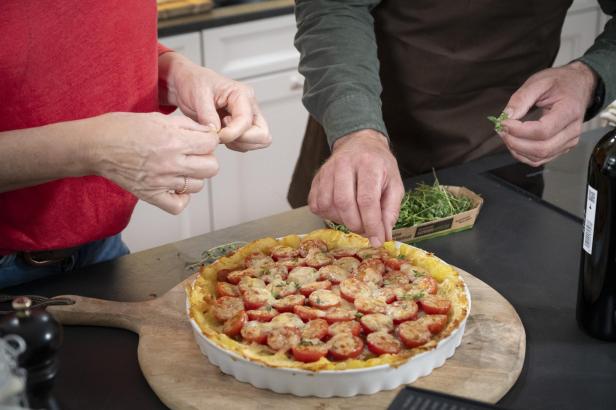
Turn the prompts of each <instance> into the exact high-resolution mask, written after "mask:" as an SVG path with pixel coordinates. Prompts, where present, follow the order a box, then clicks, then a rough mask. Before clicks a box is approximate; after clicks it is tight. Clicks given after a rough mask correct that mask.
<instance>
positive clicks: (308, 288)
mask: <svg viewBox="0 0 616 410" xmlns="http://www.w3.org/2000/svg"><path fill="white" fill-rule="evenodd" d="M331 288H332V283H331V282H330V281H328V280H320V281H318V282H312V283H306V284H305V285H302V287H301V288H299V293H301V294H302V295H304V296H306V297H308V296H310V294H311V293H312V292H314V291H315V290H321V289H326V290H329V289H331Z"/></svg>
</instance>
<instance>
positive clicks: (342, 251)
mask: <svg viewBox="0 0 616 410" xmlns="http://www.w3.org/2000/svg"><path fill="white" fill-rule="evenodd" d="M329 255H330V256H333V257H334V258H336V259H340V258H348V257H354V256H355V255H357V248H337V249H332V250H331V251H329Z"/></svg>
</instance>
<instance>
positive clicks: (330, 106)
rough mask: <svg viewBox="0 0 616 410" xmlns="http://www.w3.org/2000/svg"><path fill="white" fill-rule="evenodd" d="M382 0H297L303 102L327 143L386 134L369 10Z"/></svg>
mask: <svg viewBox="0 0 616 410" xmlns="http://www.w3.org/2000/svg"><path fill="white" fill-rule="evenodd" d="M378 3H380V0H354V1H337V0H297V1H296V5H295V14H296V18H297V25H298V31H297V35H296V37H295V46H296V47H297V49H298V50H299V52H300V54H301V60H300V66H299V70H300V72H301V74H303V75H304V77H306V84H305V87H304V98H303V102H304V105H305V106H306V108H307V110H308V111H309V112H310V113H311V114H312V115H313V116H314V117H315V118H316V119H317V121H318V122H319V123H320V124H321V125H323V127H324V129H325V132H326V134H327V137H328V141H329V143H330V146H331V145H333V144H334V142H335V141H336V140H337V139H338V138H340V137H342V136H344V135H347V134H349V133H352V132H355V131H359V130H361V129H374V130H376V131H379V132H381V133H382V134H385V135H386V129H385V124H384V122H383V118H382V114H381V100H380V94H381V83H380V78H379V64H378V58H377V48H376V40H375V34H374V22H373V18H372V15H371V10H372V9H373V8H374V7H375V6H376V5H377V4H378Z"/></svg>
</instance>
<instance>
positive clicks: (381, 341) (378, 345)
mask: <svg viewBox="0 0 616 410" xmlns="http://www.w3.org/2000/svg"><path fill="white" fill-rule="evenodd" d="M366 344H367V345H368V349H369V350H370V351H371V352H372V353H374V354H375V355H377V356H380V355H382V354H397V353H399V352H400V349H401V348H402V345H401V343H400V341H399V340H398V339H396V338H395V337H394V336H393V335H392V334H390V333H387V332H374V333H370V334H369V335H368V336H366Z"/></svg>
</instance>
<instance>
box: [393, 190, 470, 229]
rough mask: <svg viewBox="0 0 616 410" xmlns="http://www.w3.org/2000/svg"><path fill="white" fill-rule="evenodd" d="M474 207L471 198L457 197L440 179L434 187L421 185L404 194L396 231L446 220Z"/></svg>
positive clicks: (395, 227)
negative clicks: (440, 219) (442, 219)
mask: <svg viewBox="0 0 616 410" xmlns="http://www.w3.org/2000/svg"><path fill="white" fill-rule="evenodd" d="M472 207H473V202H472V201H471V200H470V199H469V198H466V197H463V196H460V197H457V196H455V195H454V194H452V193H451V192H449V191H448V190H446V189H445V188H444V187H443V186H442V185H441V184H439V182H438V179H436V180H435V181H434V184H433V185H428V184H424V183H420V184H417V186H416V187H415V189H414V190H412V191H410V192H407V193H406V194H404V197H403V198H402V204H401V205H400V216H398V221H397V222H396V225H394V229H398V228H405V227H408V226H413V225H419V224H422V223H424V222H429V221H433V220H435V219H439V218H445V217H448V216H452V215H455V214H458V213H460V212H465V211H468V210H469V209H471V208H472Z"/></svg>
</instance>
